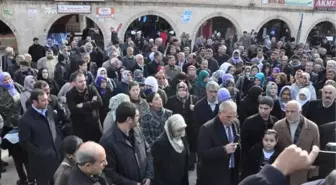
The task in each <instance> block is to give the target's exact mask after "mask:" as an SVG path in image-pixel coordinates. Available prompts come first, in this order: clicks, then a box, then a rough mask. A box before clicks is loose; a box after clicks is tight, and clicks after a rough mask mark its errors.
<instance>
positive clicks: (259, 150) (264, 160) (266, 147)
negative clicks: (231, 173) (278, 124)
mask: <svg viewBox="0 0 336 185" xmlns="http://www.w3.org/2000/svg"><path fill="white" fill-rule="evenodd" d="M277 142H278V134H277V132H276V131H275V130H273V129H268V130H266V131H265V134H264V137H263V139H262V145H261V144H260V143H258V144H256V145H254V146H253V147H252V149H251V150H250V152H249V153H248V155H247V157H246V159H245V160H244V164H243V168H242V173H241V180H243V179H244V178H246V177H248V176H250V175H253V174H256V173H258V172H259V171H260V170H261V169H262V168H263V167H264V166H265V165H267V164H272V163H273V162H274V161H275V159H276V158H277V157H278V155H279V154H280V151H279V150H278V149H277V148H276V145H277Z"/></svg>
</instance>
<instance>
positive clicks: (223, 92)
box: [217, 87, 231, 103]
mask: <svg viewBox="0 0 336 185" xmlns="http://www.w3.org/2000/svg"><path fill="white" fill-rule="evenodd" d="M217 98H218V101H219V103H223V102H225V101H227V100H231V95H230V92H229V90H227V88H225V87H222V88H220V89H218V92H217Z"/></svg>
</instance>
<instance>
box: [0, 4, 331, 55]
mask: <svg viewBox="0 0 336 185" xmlns="http://www.w3.org/2000/svg"><path fill="white" fill-rule="evenodd" d="M59 4H65V5H76V4H77V5H83V4H85V5H90V6H91V13H88V14H84V15H85V16H87V17H88V18H90V19H92V20H93V21H94V22H95V23H96V24H97V25H98V26H99V28H100V29H101V31H102V33H103V36H104V41H105V43H108V42H109V41H110V27H111V26H112V27H115V28H117V27H118V26H119V25H122V26H121V29H120V32H119V36H120V37H123V36H124V34H125V32H126V30H127V28H128V26H129V25H130V24H131V23H132V22H133V21H134V20H135V19H138V18H139V17H141V16H144V15H157V16H160V17H162V18H163V19H165V20H166V21H167V22H168V23H169V24H170V25H171V26H172V28H173V29H174V31H175V32H176V34H177V35H180V34H181V33H182V32H185V33H189V34H190V35H191V36H192V38H193V39H194V38H195V37H196V34H197V31H198V30H199V28H200V27H201V25H202V24H203V23H204V22H205V21H207V20H208V19H211V18H213V17H218V16H221V17H224V18H226V19H228V20H230V21H231V22H232V24H233V25H234V26H235V28H236V30H237V32H238V34H242V32H243V31H244V30H246V31H250V30H252V29H254V30H256V31H258V30H259V29H261V28H262V26H263V25H264V24H265V23H267V22H268V21H270V20H273V19H280V20H282V21H284V22H285V23H286V24H287V25H288V27H289V29H290V32H291V33H292V35H295V36H296V34H297V32H298V29H299V24H300V19H301V13H303V14H304V18H303V24H302V31H301V37H300V41H301V42H305V41H306V39H307V37H308V34H309V32H310V31H311V29H312V28H313V27H314V26H315V25H316V24H318V23H320V22H323V21H329V22H331V23H332V24H333V25H334V26H335V25H336V14H335V11H334V12H332V11H316V10H313V7H308V6H306V7H303V6H287V5H274V4H262V1H261V0H168V1H167V0H105V2H86V3H83V2H81V3H76V2H59V1H54V0H49V1H48V0H45V1H32V0H27V1H15V0H3V1H1V2H0V12H1V14H0V20H1V21H3V22H4V23H5V24H7V25H8V26H9V27H10V29H11V30H12V31H13V33H14V35H15V37H16V40H17V43H18V50H19V52H20V53H22V52H26V51H27V50H28V46H30V45H31V44H32V38H33V37H38V38H40V40H44V39H45V38H46V36H47V34H48V31H49V29H50V28H51V26H52V25H53V23H54V22H55V21H57V20H58V19H59V18H61V17H63V16H65V15H67V14H60V13H57V5H59ZM96 8H114V10H115V12H114V16H113V17H108V18H102V17H97V15H96ZM186 10H188V11H190V12H192V14H191V16H190V21H189V22H188V23H185V22H183V21H181V17H182V16H183V14H184V12H185V11H186Z"/></svg>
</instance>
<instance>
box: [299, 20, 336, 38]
mask: <svg viewBox="0 0 336 185" xmlns="http://www.w3.org/2000/svg"><path fill="white" fill-rule="evenodd" d="M321 22H330V23H331V24H333V25H334V27H335V28H336V19H333V18H330V17H323V18H320V19H318V20H316V21H315V22H313V23H312V24H310V25H309V28H308V29H307V31H305V32H304V35H303V37H302V38H304V41H305V42H306V41H307V39H308V36H309V33H310V32H311V31H312V29H313V28H314V27H315V26H316V25H318V24H319V23H321Z"/></svg>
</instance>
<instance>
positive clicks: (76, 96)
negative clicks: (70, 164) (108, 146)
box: [66, 85, 103, 142]
mask: <svg viewBox="0 0 336 185" xmlns="http://www.w3.org/2000/svg"><path fill="white" fill-rule="evenodd" d="M94 96H97V100H93V97H94ZM66 99H67V105H68V107H69V110H70V112H71V121H72V127H73V133H74V135H76V136H78V137H80V138H82V139H83V141H95V142H98V141H99V139H100V137H101V135H102V132H103V131H102V127H101V124H100V117H99V109H100V107H101V106H102V105H103V102H102V99H101V97H100V95H99V93H98V91H97V89H96V87H94V86H93V85H88V86H87V88H86V90H85V93H84V95H81V93H79V92H78V91H77V89H76V88H75V87H73V88H72V89H71V90H70V91H69V92H68V93H67V94H66ZM80 103H83V107H82V108H78V107H77V105H78V104H80Z"/></svg>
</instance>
